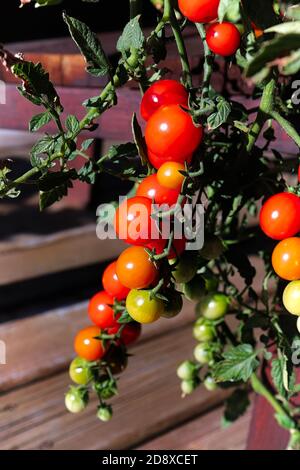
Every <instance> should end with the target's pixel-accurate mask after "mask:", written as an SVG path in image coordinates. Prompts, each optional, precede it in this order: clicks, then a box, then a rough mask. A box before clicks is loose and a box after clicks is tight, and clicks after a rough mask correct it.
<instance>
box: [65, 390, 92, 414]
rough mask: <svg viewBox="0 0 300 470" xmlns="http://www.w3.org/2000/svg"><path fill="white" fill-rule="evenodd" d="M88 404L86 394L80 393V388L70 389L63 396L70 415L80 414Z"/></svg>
mask: <svg viewBox="0 0 300 470" xmlns="http://www.w3.org/2000/svg"><path fill="white" fill-rule="evenodd" d="M87 404H88V395H87V393H82V391H81V390H80V388H76V387H73V386H72V387H70V390H69V391H68V392H67V393H66V396H65V406H66V408H67V410H68V411H70V413H80V412H81V411H83V410H84V409H85V408H86V406H87Z"/></svg>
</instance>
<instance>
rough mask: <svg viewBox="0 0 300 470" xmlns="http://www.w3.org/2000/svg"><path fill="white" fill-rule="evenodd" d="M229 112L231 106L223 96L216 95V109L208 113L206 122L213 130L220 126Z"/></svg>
mask: <svg viewBox="0 0 300 470" xmlns="http://www.w3.org/2000/svg"><path fill="white" fill-rule="evenodd" d="M230 112H231V106H230V103H228V101H226V100H225V99H224V98H223V97H221V96H218V97H217V111H216V112H215V113H212V114H210V116H208V118H207V124H208V127H209V129H210V130H215V129H217V128H218V127H220V126H222V124H224V123H225V122H226V121H227V119H228V116H229V114H230Z"/></svg>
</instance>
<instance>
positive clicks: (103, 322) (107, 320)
mask: <svg viewBox="0 0 300 470" xmlns="http://www.w3.org/2000/svg"><path fill="white" fill-rule="evenodd" d="M113 303H114V299H113V298H112V296H111V295H109V294H108V293H107V292H105V291H104V290H103V291H100V292H98V293H97V294H95V295H94V296H93V297H92V298H91V300H90V302H89V306H88V314H89V317H90V319H91V321H92V322H93V323H94V324H95V325H97V326H99V328H101V329H102V330H104V329H106V328H111V327H112V326H115V325H116V323H117V320H116V318H115V316H114V310H113V308H112V305H113Z"/></svg>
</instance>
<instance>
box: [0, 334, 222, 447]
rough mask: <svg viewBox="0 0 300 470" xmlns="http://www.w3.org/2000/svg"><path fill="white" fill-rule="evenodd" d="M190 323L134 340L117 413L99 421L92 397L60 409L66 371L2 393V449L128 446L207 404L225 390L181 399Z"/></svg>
mask: <svg viewBox="0 0 300 470" xmlns="http://www.w3.org/2000/svg"><path fill="white" fill-rule="evenodd" d="M191 346H192V345H191V331H190V327H189V326H188V327H184V328H178V327H177V328H176V329H174V330H173V331H172V332H169V334H167V335H166V336H164V337H161V336H158V337H155V338H153V339H152V340H151V341H144V342H142V343H140V344H137V345H136V346H135V347H134V348H133V349H132V353H133V354H134V356H133V357H131V358H130V362H129V366H128V369H127V371H126V373H125V374H124V375H123V377H122V378H121V379H120V397H117V398H116V399H115V406H114V409H115V418H114V419H113V420H112V421H111V422H109V423H107V424H103V423H99V421H97V419H96V417H95V405H96V404H95V402H94V400H92V402H91V403H90V405H89V407H88V409H87V410H86V411H85V412H84V413H82V414H80V415H79V416H78V415H77V416H74V415H71V414H68V413H67V412H66V411H65V409H64V404H63V393H64V391H65V389H66V387H67V385H68V383H69V379H68V376H67V373H62V374H59V375H56V376H54V377H50V378H48V379H46V380H42V381H38V382H36V383H33V384H31V385H28V386H26V387H22V388H20V389H18V390H15V391H12V392H10V393H7V394H6V395H3V396H2V397H1V408H0V423H1V425H0V448H1V449H57V450H58V449H128V448H132V447H136V446H138V444H139V443H140V442H144V441H145V440H147V439H151V438H153V437H154V436H155V435H156V434H157V433H162V432H166V431H167V430H168V429H170V428H172V427H174V426H175V425H180V423H183V422H186V421H187V420H189V419H191V418H193V417H194V416H196V415H199V413H202V412H205V410H208V409H211V408H212V407H213V406H216V405H217V404H218V403H220V400H222V399H223V398H224V396H225V395H224V391H222V392H221V391H218V392H216V393H209V392H207V391H206V390H204V389H200V390H199V391H198V392H197V393H194V394H193V395H192V396H191V397H189V398H186V399H185V400H182V399H181V397H180V388H179V380H178V379H177V377H176V374H175V369H176V366H177V365H178V363H179V362H180V361H182V359H184V358H186V357H188V356H190V354H191Z"/></svg>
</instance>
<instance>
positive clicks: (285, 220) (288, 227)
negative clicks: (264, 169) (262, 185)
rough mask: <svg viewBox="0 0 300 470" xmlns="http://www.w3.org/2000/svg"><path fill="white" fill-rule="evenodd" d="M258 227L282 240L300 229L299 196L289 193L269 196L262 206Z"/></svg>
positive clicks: (269, 235)
mask: <svg viewBox="0 0 300 470" xmlns="http://www.w3.org/2000/svg"><path fill="white" fill-rule="evenodd" d="M259 221H260V227H261V229H262V231H263V232H264V233H265V234H266V235H268V237H270V238H273V239H274V240H283V239H284V238H289V237H293V236H294V235H296V234H297V233H298V232H299V231H300V198H299V197H298V196H296V195H295V194H291V193H279V194H275V195H274V196H272V197H270V198H269V199H268V200H267V201H266V202H265V203H264V205H263V206H262V208H261V211H260V216H259Z"/></svg>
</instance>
